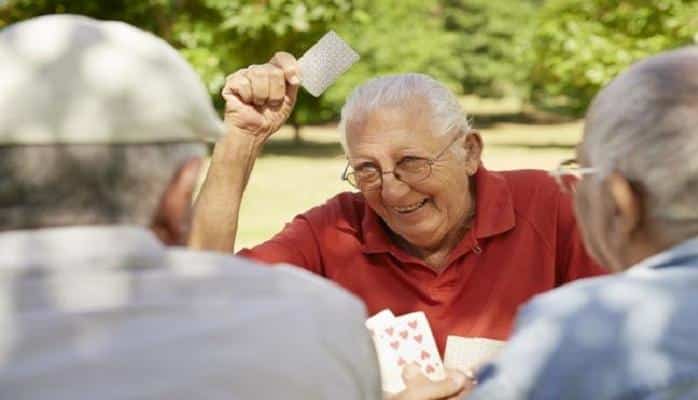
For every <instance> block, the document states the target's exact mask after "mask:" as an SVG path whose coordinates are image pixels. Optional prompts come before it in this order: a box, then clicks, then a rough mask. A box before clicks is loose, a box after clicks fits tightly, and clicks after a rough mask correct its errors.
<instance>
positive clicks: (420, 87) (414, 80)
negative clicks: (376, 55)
mask: <svg viewBox="0 0 698 400" xmlns="http://www.w3.org/2000/svg"><path fill="white" fill-rule="evenodd" d="M415 100H421V101H423V102H425V103H426V104H428V105H429V106H430V111H431V118H432V123H433V126H434V128H435V132H439V133H440V134H446V133H448V132H450V131H451V130H452V129H454V128H456V129H458V130H460V131H461V132H466V133H467V132H469V131H470V130H471V126H470V122H469V121H468V118H467V116H466V115H465V112H464V111H463V109H462V108H461V106H460V103H459V102H458V99H457V98H456V96H454V95H453V93H452V92H451V91H450V90H448V89H447V88H446V87H445V86H444V85H442V84H441V83H439V82H438V81H437V80H435V79H434V78H431V77H430V76H428V75H424V74H416V73H408V74H398V75H388V76H382V77H378V78H374V79H371V80H369V81H367V82H366V83H364V84H363V85H361V86H359V87H357V88H356V89H354V91H353V92H352V94H351V95H349V97H348V98H347V101H346V103H345V104H344V107H342V116H341V119H340V122H339V135H340V136H339V140H340V143H341V144H342V147H343V148H344V151H345V152H346V150H347V124H348V123H349V122H350V121H355V120H357V119H360V118H365V117H366V115H367V114H368V113H370V112H372V111H374V110H377V109H379V108H382V107H391V106H393V107H394V106H404V105H407V104H409V103H411V102H414V101H415Z"/></svg>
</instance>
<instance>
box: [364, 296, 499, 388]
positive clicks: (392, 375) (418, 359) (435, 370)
mask: <svg viewBox="0 0 698 400" xmlns="http://www.w3.org/2000/svg"><path fill="white" fill-rule="evenodd" d="M366 327H367V328H368V330H369V333H370V334H371V338H372V339H373V344H374V345H375V347H376V353H377V354H378V363H379V364H380V371H381V380H382V384H383V390H384V391H386V392H389V393H396V392H400V391H402V390H404V389H405V383H404V382H403V380H402V370H403V368H404V367H405V365H407V364H409V363H415V364H417V365H418V366H419V367H420V368H421V369H422V373H424V375H426V376H427V377H428V378H430V379H432V380H439V379H444V378H445V377H446V372H445V370H444V365H445V366H446V367H447V368H452V369H458V370H460V371H462V372H463V373H468V374H470V373H472V372H473V371H474V370H476V369H477V368H478V367H480V366H482V365H483V364H484V363H486V362H487V361H490V360H491V359H492V358H494V357H495V356H496V355H497V353H498V352H499V351H500V350H501V348H502V347H503V346H504V342H502V341H499V340H492V339H485V338H465V337H460V336H448V338H447V342H446V353H445V357H444V362H443V363H442V362H441V357H440V355H439V350H438V348H437V347H436V343H435V341H434V336H433V335H432V332H431V327H430V326H429V321H428V320H427V317H426V316H425V315H424V313H423V312H421V311H420V312H413V313H409V314H405V315H402V316H399V317H395V315H393V313H392V312H391V311H390V310H387V309H386V310H383V311H381V312H379V313H378V314H376V315H374V316H373V317H371V318H369V319H368V320H366Z"/></svg>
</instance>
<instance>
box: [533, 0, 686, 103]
mask: <svg viewBox="0 0 698 400" xmlns="http://www.w3.org/2000/svg"><path fill="white" fill-rule="evenodd" d="M696 39H698V2H697V1H695V0H656V1H646V0H551V1H549V2H548V3H547V4H546V6H545V7H544V8H543V10H542V12H541V14H540V18H539V21H538V23H537V26H536V33H535V36H534V39H533V51H532V52H531V57H532V69H531V71H530V83H531V92H530V98H531V100H532V101H533V103H534V104H535V105H538V106H541V107H543V108H548V109H553V110H556V111H563V112H567V113H570V114H573V115H580V114H582V113H583V111H584V110H585V109H586V107H587V105H588V104H589V102H590V101H591V99H592V97H593V96H594V94H595V93H596V92H597V91H598V90H599V89H600V88H601V87H602V86H603V85H605V84H606V83H608V82H609V81H610V80H611V79H612V78H613V77H614V76H616V75H617V74H618V73H620V72H621V71H622V70H623V69H625V68H626V67H627V66H628V65H630V64H631V63H633V62H635V61H636V60H639V59H641V58H643V57H646V56H648V55H650V54H656V53H657V52H660V51H662V50H667V49H671V48H675V47H679V46H682V45H686V44H689V43H692V42H695V41H696Z"/></svg>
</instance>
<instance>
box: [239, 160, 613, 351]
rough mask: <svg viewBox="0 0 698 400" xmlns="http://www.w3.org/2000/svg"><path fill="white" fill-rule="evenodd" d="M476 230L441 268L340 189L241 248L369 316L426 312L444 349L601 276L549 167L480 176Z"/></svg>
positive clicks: (496, 330) (504, 328)
mask: <svg viewBox="0 0 698 400" xmlns="http://www.w3.org/2000/svg"><path fill="white" fill-rule="evenodd" d="M475 192H476V207H477V209H476V213H475V221H474V225H473V228H472V229H471V230H470V231H469V232H468V233H467V234H466V235H465V237H464V238H463V240H462V241H461V242H460V244H459V245H458V246H457V247H456V248H455V249H454V250H453V251H452V252H451V254H450V255H449V256H448V266H447V267H446V268H445V269H443V270H442V272H440V273H437V272H435V271H434V270H433V269H431V268H429V267H428V266H427V265H426V264H424V263H423V262H422V261H421V260H419V259H417V258H415V257H413V256H410V255H408V254H407V253H406V252H404V251H403V250H401V249H400V248H398V247H397V246H396V245H395V244H393V243H392V242H391V241H390V239H389V237H388V235H387V234H386V230H387V227H386V226H385V224H384V223H383V222H382V220H381V219H380V218H379V217H378V216H377V215H376V214H375V213H374V212H373V210H371V208H369V207H368V206H367V205H366V202H365V201H364V198H363V196H362V195H361V194H360V193H350V192H346V193H341V194H339V195H338V196H336V197H334V198H332V199H330V200H329V201H327V203H325V204H324V205H322V206H319V207H315V208H313V209H311V210H309V211H307V212H306V213H304V214H301V215H299V216H297V217H296V218H295V219H294V220H293V221H292V222H291V223H289V224H287V225H286V227H285V228H284V229H283V230H282V231H281V232H280V233H278V234H277V235H276V236H274V237H273V238H272V239H271V240H269V241H267V242H265V243H262V244H260V245H258V246H256V247H254V248H252V249H244V250H242V251H241V252H240V253H239V254H240V255H242V256H245V257H249V258H252V259H255V260H258V261H262V262H265V263H289V264H295V265H298V266H301V267H303V268H306V269H308V270H310V271H312V272H315V273H317V274H319V275H322V276H324V277H327V278H328V279H331V280H333V281H335V282H337V283H338V284H339V285H341V286H343V287H345V288H346V289H348V290H349V291H351V292H353V293H354V294H356V295H357V296H358V297H360V298H361V299H363V301H364V302H365V304H366V307H367V308H368V312H369V313H370V314H373V313H376V312H378V311H380V310H382V309H384V308H389V309H391V310H392V311H393V313H394V314H395V315H401V314H405V313H408V312H412V311H417V310H421V311H424V312H425V313H426V315H427V318H428V319H429V322H430V323H431V327H432V330H433V332H434V338H435V339H436V342H437V345H438V346H439V350H440V351H441V352H442V354H443V351H444V347H445V343H446V336H448V335H459V336H473V337H488V338H493V339H500V340H504V339H506V338H507V337H508V335H509V333H510V331H511V328H512V324H513V321H514V316H515V315H516V311H517V308H518V307H519V306H520V305H521V304H522V303H524V302H526V301H527V300H528V299H529V298H531V296H533V295H535V294H537V293H541V292H544V291H546V290H550V289H552V288H555V287H557V286H560V285H562V284H564V283H565V282H569V281H571V280H574V279H577V278H582V277H587V276H592V275H600V274H603V273H604V272H603V270H601V269H600V268H599V267H598V266H597V265H596V264H594V262H592V261H591V259H590V258H589V256H587V254H586V252H585V250H584V246H583V244H582V242H581V239H580V235H579V233H578V232H577V227H576V223H575V219H574V215H573V212H572V207H571V199H570V196H568V195H565V194H563V193H561V192H560V190H559V189H558V185H557V184H556V183H555V182H554V180H553V179H551V178H550V177H549V176H548V174H547V173H545V172H543V171H533V170H521V171H507V172H490V171H488V170H486V169H485V168H480V170H479V171H478V172H477V174H476V175H475Z"/></svg>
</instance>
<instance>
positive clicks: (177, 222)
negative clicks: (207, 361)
mask: <svg viewBox="0 0 698 400" xmlns="http://www.w3.org/2000/svg"><path fill="white" fill-rule="evenodd" d="M202 165H203V160H202V159H201V158H198V157H197V158H193V159H191V160H189V161H187V162H185V163H184V165H182V166H181V167H180V168H179V169H178V170H177V172H176V173H175V174H174V176H173V177H172V180H170V183H169V184H168V185H167V188H166V189H165V192H164V193H163V195H162V198H161V199H160V204H159V206H158V208H157V210H155V215H154V216H153V220H152V222H151V225H150V229H151V230H152V231H153V232H154V233H155V235H156V236H157V237H158V238H159V239H160V240H161V241H162V242H163V243H164V244H166V245H168V246H179V245H184V244H185V243H186V239H187V235H188V234H189V225H190V222H191V205H192V195H193V193H194V189H195V188H196V184H197V182H198V180H199V173H200V171H201V167H202Z"/></svg>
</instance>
